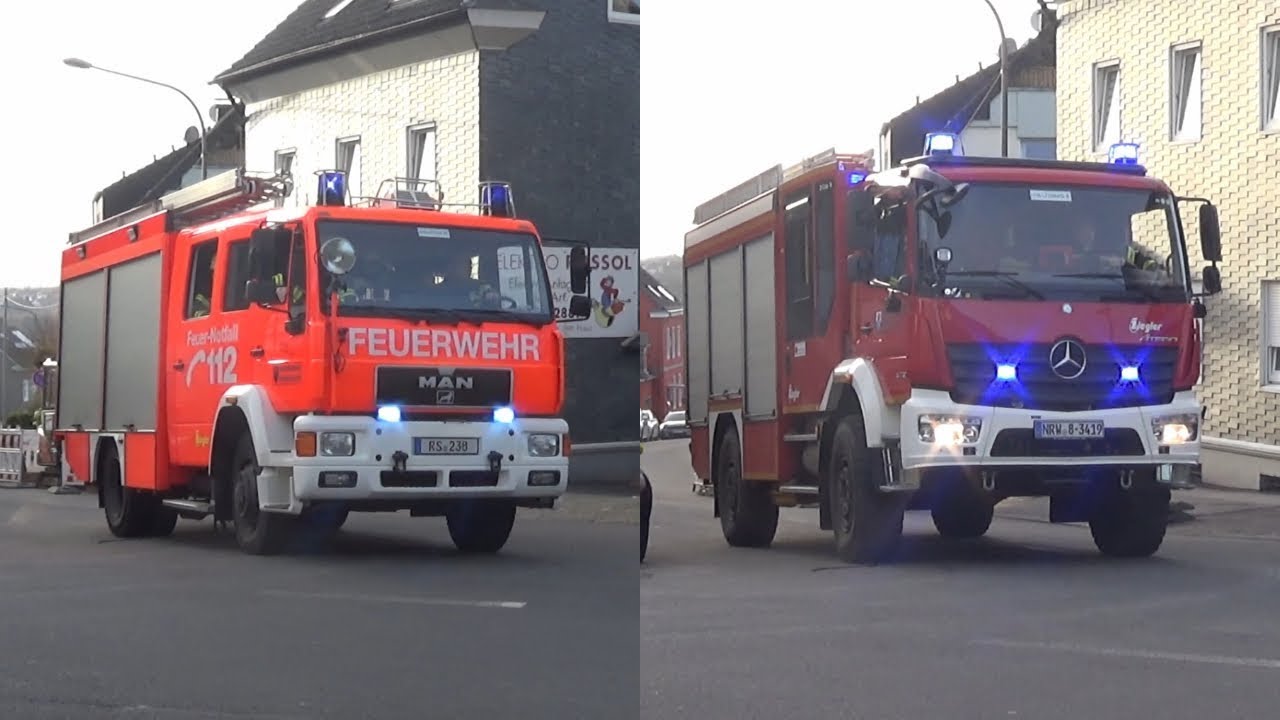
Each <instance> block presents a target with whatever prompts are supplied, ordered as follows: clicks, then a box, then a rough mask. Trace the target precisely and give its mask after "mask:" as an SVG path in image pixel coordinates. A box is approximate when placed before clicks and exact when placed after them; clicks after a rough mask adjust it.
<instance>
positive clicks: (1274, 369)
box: [1262, 280, 1280, 386]
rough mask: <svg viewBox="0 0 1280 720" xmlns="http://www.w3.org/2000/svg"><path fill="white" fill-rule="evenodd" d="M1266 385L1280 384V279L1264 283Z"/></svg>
mask: <svg viewBox="0 0 1280 720" xmlns="http://www.w3.org/2000/svg"><path fill="white" fill-rule="evenodd" d="M1262 354H1263V364H1264V366H1263V373H1262V379H1263V384H1264V385H1272V386H1280V280H1271V281H1268V282H1264V283H1262Z"/></svg>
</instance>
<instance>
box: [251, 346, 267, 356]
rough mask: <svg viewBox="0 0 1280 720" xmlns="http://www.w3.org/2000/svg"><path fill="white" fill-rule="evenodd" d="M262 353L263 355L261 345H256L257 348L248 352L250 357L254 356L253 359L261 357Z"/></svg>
mask: <svg viewBox="0 0 1280 720" xmlns="http://www.w3.org/2000/svg"><path fill="white" fill-rule="evenodd" d="M263 353H264V351H263V349H262V346H261V345H258V346H256V347H254V348H251V349H250V350H249V354H250V355H252V356H254V357H262V355H263Z"/></svg>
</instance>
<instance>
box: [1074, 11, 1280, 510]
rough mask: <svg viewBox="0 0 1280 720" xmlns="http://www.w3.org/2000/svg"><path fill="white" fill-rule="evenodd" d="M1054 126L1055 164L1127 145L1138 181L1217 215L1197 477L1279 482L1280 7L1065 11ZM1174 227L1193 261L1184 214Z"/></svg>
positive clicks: (1192, 226) (1192, 218)
mask: <svg viewBox="0 0 1280 720" xmlns="http://www.w3.org/2000/svg"><path fill="white" fill-rule="evenodd" d="M1058 129H1059V133H1058V134H1059V139H1058V152H1059V155H1060V156H1061V157H1062V158H1063V159H1067V160H1101V159H1105V158H1106V152H1107V148H1108V147H1109V146H1110V145H1111V144H1112V143H1115V142H1134V143H1138V144H1139V146H1140V154H1141V160H1140V162H1141V163H1142V164H1143V165H1145V166H1146V167H1147V168H1148V171H1149V172H1150V173H1152V174H1153V175H1156V176H1158V177H1160V178H1162V179H1164V180H1165V181H1167V182H1168V183H1169V185H1170V186H1171V187H1172V188H1173V190H1174V191H1175V192H1177V193H1178V194H1180V195H1185V196H1195V197H1206V198H1209V199H1211V200H1212V201H1213V202H1214V203H1215V204H1217V205H1218V210H1219V214H1220V218H1221V219H1220V225H1221V230H1222V239H1223V263H1222V278H1223V292H1222V293H1221V294H1220V295H1217V296H1215V297H1212V298H1209V299H1208V301H1207V303H1206V304H1207V306H1208V311H1209V313H1208V317H1207V318H1205V320H1204V325H1203V327H1204V341H1205V348H1204V368H1203V374H1202V377H1201V387H1200V395H1201V399H1202V401H1203V402H1204V403H1205V405H1206V410H1207V418H1206V420H1205V426H1204V428H1203V444H1204V454H1203V465H1202V474H1203V479H1204V481H1205V482H1209V483H1215V484H1223V485H1230V486H1236V487H1243V488H1251V489H1260V488H1261V489H1270V487H1269V486H1276V485H1277V484H1280V421H1278V420H1277V418H1280V205H1277V203H1276V201H1275V196H1276V191H1275V187H1276V185H1277V184H1280V4H1277V3H1276V2H1275V0H1200V1H1199V2H1184V1H1182V0H1073V1H1071V2H1067V3H1064V4H1063V5H1062V6H1061V9H1060V27H1059V29H1058ZM1182 220H1183V223H1184V225H1185V226H1186V232H1187V237H1188V238H1189V239H1190V240H1191V241H1192V242H1191V245H1192V247H1191V248H1189V250H1190V253H1191V258H1192V259H1193V263H1194V262H1195V261H1198V260H1199V249H1198V247H1197V246H1196V245H1195V239H1196V238H1197V237H1198V228H1197V227H1196V214H1195V212H1186V211H1184V212H1183V218H1182ZM1196 264H1197V265H1198V264H1203V262H1202V261H1201V262H1199V263H1196ZM1195 266H1196V265H1193V267H1195Z"/></svg>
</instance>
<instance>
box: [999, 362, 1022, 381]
mask: <svg viewBox="0 0 1280 720" xmlns="http://www.w3.org/2000/svg"><path fill="white" fill-rule="evenodd" d="M996 379H997V380H1001V381H1004V382H1008V381H1010V380H1017V379H1018V366H1017V365H1014V364H1012V363H1000V364H999V365H996Z"/></svg>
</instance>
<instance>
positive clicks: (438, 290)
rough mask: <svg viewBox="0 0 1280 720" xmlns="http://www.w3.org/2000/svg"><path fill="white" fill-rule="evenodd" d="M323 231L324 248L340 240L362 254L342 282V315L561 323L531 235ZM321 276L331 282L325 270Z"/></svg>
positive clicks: (360, 226) (361, 228)
mask: <svg viewBox="0 0 1280 720" xmlns="http://www.w3.org/2000/svg"><path fill="white" fill-rule="evenodd" d="M318 231H319V245H320V246H321V247H323V246H324V243H325V242H326V241H328V240H330V239H331V238H335V237H340V238H346V239H347V240H349V241H350V242H351V245H352V247H353V248H354V249H355V258H356V259H355V265H354V266H353V267H352V269H351V271H350V272H349V273H347V274H346V275H344V276H342V277H340V278H339V283H340V286H339V288H338V293H339V306H338V314H339V315H347V316H364V317H369V316H386V317H423V318H428V317H431V316H432V315H435V316H439V315H455V316H460V317H463V318H469V317H475V316H511V317H512V319H518V320H520V321H524V322H542V323H550V322H552V321H553V316H552V304H551V294H550V287H549V285H548V283H547V278H546V274H545V269H544V267H543V259H542V251H541V249H540V247H539V245H538V242H537V239H536V238H535V237H534V236H533V235H531V234H529V233H515V232H499V231H494V230H475V229H470V228H457V227H448V228H446V227H439V226H434V225H426V224H422V225H417V224H412V225H411V224H406V223H387V222H348V221H342V222H338V221H321V222H319V223H318ZM321 277H322V278H323V279H324V282H326V283H327V282H328V281H329V277H330V276H329V274H328V273H327V272H325V271H324V269H323V267H322V268H321ZM327 296H328V294H327V293H326V294H325V295H323V296H322V297H324V298H326V299H327ZM323 304H324V305H325V311H326V312H328V307H327V306H328V303H327V301H326V302H324V303H323Z"/></svg>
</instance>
